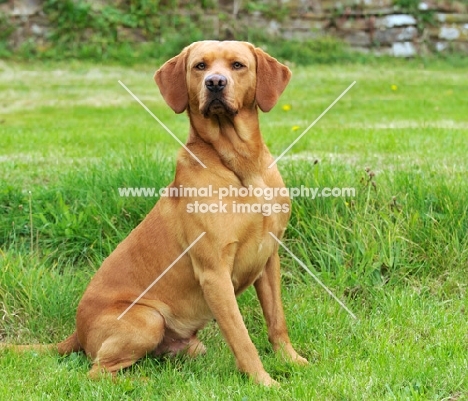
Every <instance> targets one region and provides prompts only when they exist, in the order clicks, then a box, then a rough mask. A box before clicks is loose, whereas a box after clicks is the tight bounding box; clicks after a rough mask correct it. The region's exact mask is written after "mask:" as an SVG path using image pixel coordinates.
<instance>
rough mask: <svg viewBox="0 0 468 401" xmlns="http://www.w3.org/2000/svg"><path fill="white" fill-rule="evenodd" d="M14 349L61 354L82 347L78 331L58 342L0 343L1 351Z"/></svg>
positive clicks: (76, 350)
mask: <svg viewBox="0 0 468 401" xmlns="http://www.w3.org/2000/svg"><path fill="white" fill-rule="evenodd" d="M4 349H6V350H12V351H14V352H22V351H37V352H45V351H58V353H59V354H60V355H68V354H71V353H72V352H78V351H81V349H82V347H81V344H80V342H79V341H78V336H77V334H76V331H75V332H74V333H73V334H72V335H71V336H70V337H68V338H67V339H66V340H64V341H62V342H61V343H58V344H29V345H17V344H7V343H0V351H1V350H4Z"/></svg>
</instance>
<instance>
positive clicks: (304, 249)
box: [0, 61, 468, 400]
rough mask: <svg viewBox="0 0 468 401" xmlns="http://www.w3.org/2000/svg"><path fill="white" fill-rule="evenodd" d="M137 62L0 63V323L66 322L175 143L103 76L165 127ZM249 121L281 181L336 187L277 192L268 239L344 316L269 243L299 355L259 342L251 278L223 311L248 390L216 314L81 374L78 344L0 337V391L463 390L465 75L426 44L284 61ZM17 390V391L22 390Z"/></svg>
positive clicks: (21, 394) (178, 122) (32, 330)
mask: <svg viewBox="0 0 468 401" xmlns="http://www.w3.org/2000/svg"><path fill="white" fill-rule="evenodd" d="M156 67H157V66H154V65H141V66H137V67H131V68H130V67H119V66H101V65H93V64H89V63H78V62H69V63H52V64H44V65H42V64H39V63H32V64H30V65H25V64H14V63H5V62H1V63H0V93H1V94H2V96H1V98H0V172H1V173H0V339H1V340H2V341H3V342H12V343H49V342H58V341H61V340H62V339H64V338H65V337H66V336H67V335H68V334H70V333H71V332H72V331H73V327H74V314H75V310H76V306H77V304H78V302H79V299H80V297H81V294H82V293H83V291H84V288H85V287H86V285H87V283H88V282H89V280H90V278H91V277H92V275H93V272H94V271H96V269H97V268H98V267H99V265H100V263H101V262H102V260H103V259H104V258H105V257H106V256H107V255H108V254H109V253H110V252H111V251H112V249H114V248H115V246H116V245H117V244H118V243H119V241H121V240H122V239H123V238H125V237H126V235H127V234H128V233H129V232H130V231H131V229H132V228H133V227H135V226H136V225H137V224H138V222H139V221H141V219H142V218H143V217H144V216H145V215H146V213H147V212H148V211H149V210H150V209H151V207H152V205H153V204H154V202H155V199H154V198H143V197H128V198H126V197H120V196H119V193H118V188H120V187H156V188H160V187H164V186H165V185H167V184H168V183H169V182H170V181H171V180H172V177H173V173H174V166H175V159H176V155H177V151H178V148H179V146H178V144H177V143H176V141H174V139H173V138H171V137H170V136H169V135H168V134H167V133H166V132H165V131H164V130H163V129H162V128H161V127H160V126H159V125H158V124H157V123H156V122H155V121H154V120H153V119H152V118H151V117H150V116H149V115H148V114H147V113H146V112H145V111H144V110H143V109H142V108H141V106H140V105H138V104H137V103H136V102H135V101H134V100H133V99H132V98H131V97H130V96H129V95H128V93H127V92H125V90H124V89H123V88H122V87H121V86H120V85H119V84H118V82H117V81H118V80H119V79H120V80H122V81H123V83H124V84H125V85H127V86H128V87H129V88H130V89H131V90H132V91H133V92H134V93H135V94H136V95H137V96H138V97H139V98H140V99H141V100H142V101H143V102H144V103H145V104H146V105H147V106H148V107H149V108H150V109H151V110H152V111H153V112H154V113H155V114H156V115H157V116H158V117H159V118H160V119H161V120H162V121H164V122H165V123H166V125H167V126H168V127H169V128H170V129H171V130H172V131H173V132H174V133H175V134H176V135H177V136H178V137H179V139H180V140H182V141H185V138H186V134H187V127H188V121H187V117H186V115H175V114H174V113H173V112H172V111H171V110H170V109H169V107H167V106H166V105H165V103H164V102H163V100H162V98H161V96H160V95H159V92H158V90H157V87H156V86H155V84H154V83H153V80H152V75H153V73H154V70H155V69H156ZM292 69H293V79H292V81H291V84H290V85H289V87H288V88H287V90H286V92H285V93H284V95H283V96H282V97H281V99H280V101H279V104H278V105H277V106H276V107H275V109H274V110H273V111H272V112H270V113H268V114H265V115H262V116H261V121H262V132H263V135H264V138H265V141H266V143H267V144H268V146H269V147H270V150H271V152H272V153H273V154H274V155H279V154H280V153H281V152H282V151H283V150H284V149H285V148H286V147H288V146H289V144H290V143H292V142H293V141H294V139H295V138H296V137H297V136H298V135H299V134H300V133H301V132H302V131H303V130H304V129H305V128H307V126H308V125H309V124H310V123H311V122H312V121H314V120H315V118H316V117H317V116H318V115H319V114H320V113H321V112H322V111H323V110H324V109H325V108H326V107H328V105H329V104H330V103H331V102H332V101H333V100H335V98H336V97H337V96H338V95H339V94H340V93H341V92H342V91H343V90H344V89H345V88H346V87H347V86H348V85H350V83H351V82H353V81H354V80H355V81H357V84H356V85H355V86H354V87H353V88H352V89H351V90H350V92H349V93H348V94H346V96H345V97H344V98H343V99H341V101H340V102H339V103H337V104H336V105H335V106H334V107H333V108H332V109H331V110H330V111H329V112H328V114H326V115H325V116H324V117H323V119H322V120H320V121H319V122H318V124H317V125H316V126H315V127H314V128H313V129H312V130H311V131H309V132H308V133H307V134H306V135H305V136H304V137H303V138H302V139H301V140H300V141H299V142H298V143H297V144H296V145H295V146H294V147H293V148H292V149H291V150H290V151H289V152H288V153H287V155H286V156H285V157H284V158H283V159H282V160H281V161H280V162H279V168H280V171H281V172H282V174H283V177H284V178H285V181H286V185H287V186H288V187H294V186H299V187H300V186H301V185H304V186H306V187H318V188H324V187H330V188H335V187H336V188H355V190H356V196H354V197H336V198H333V197H319V198H316V199H308V198H304V197H302V198H297V199H295V200H294V201H293V215H292V218H291V222H290V225H289V227H288V230H287V233H286V237H285V244H286V245H287V246H288V247H289V248H290V249H291V250H292V251H293V252H294V254H295V255H296V256H297V257H298V258H299V259H300V260H302V261H303V262H304V263H305V264H306V265H307V266H308V267H309V268H310V269H311V270H312V271H313V272H315V273H316V274H317V275H318V276H319V277H320V279H321V280H322V281H323V282H324V283H325V284H326V285H327V286H328V287H329V288H330V289H332V291H333V292H334V293H335V294H336V295H337V296H338V297H339V298H340V299H342V300H343V301H344V302H345V303H346V305H347V306H348V307H349V308H350V309H351V310H352V311H353V312H354V313H355V314H356V315H357V317H358V320H357V321H355V320H353V319H352V318H351V317H350V316H349V315H348V314H347V313H346V312H345V311H344V310H343V309H341V308H340V306H339V305H338V304H337V303H336V302H335V301H334V300H333V299H332V298H331V297H330V296H328V295H327V294H326V293H325V292H324V291H323V290H322V289H321V288H320V287H319V286H318V285H317V284H316V283H315V282H314V281H313V279H312V278H311V277H310V276H309V275H308V274H307V273H306V272H305V271H303V270H302V268H301V267H300V266H299V265H298V264H297V263H296V262H295V261H294V259H293V258H291V257H290V256H289V255H288V254H287V253H286V252H282V254H283V262H282V266H283V300H284V305H285V310H286V316H287V320H288V325H289V330H290V336H291V339H292V341H293V344H294V345H295V346H296V348H297V349H298V350H299V351H300V353H301V354H302V355H303V356H305V357H307V358H308V359H309V361H310V362H311V363H310V365H309V366H308V367H305V368H297V367H295V366H291V365H289V364H287V363H285V362H283V361H282V360H280V359H279V358H277V357H276V356H275V355H274V354H273V353H272V351H271V348H270V346H269V344H268V341H267V337H266V328H265V324H264V321H263V317H262V314H261V310H260V307H259V304H258V302H257V300H256V296H255V292H254V291H253V290H252V289H250V290H247V291H246V292H245V293H244V294H242V295H241V296H240V297H239V304H240V307H241V312H242V314H243V316H244V318H245V321H246V325H247V327H248V329H249V332H250V335H251V337H252V339H253V341H254V343H255V344H256V346H257V348H258V350H259V353H260V357H261V359H262V361H263V362H264V365H265V367H266V369H267V371H268V372H269V373H270V374H271V375H272V377H273V378H275V379H276V380H278V381H279V382H280V383H281V387H280V388H279V389H266V388H263V387H260V386H257V385H255V384H253V383H251V382H250V381H249V380H248V379H247V378H246V377H245V376H243V375H241V374H240V373H238V372H237V371H236V369H235V363H234V358H233V356H232V354H231V353H230V351H229V350H228V347H227V345H226V344H225V342H224V340H223V339H222V336H221V334H220V332H219V329H218V327H217V326H216V324H215V323H212V324H210V325H208V326H207V327H206V329H204V330H203V331H202V333H201V338H202V340H203V341H204V342H205V344H206V345H207V348H208V352H207V354H206V355H205V356H203V357H200V358H198V359H195V360H191V359H188V358H185V357H179V358H175V359H170V358H167V359H162V360H158V359H153V358H146V359H144V360H142V361H141V362H140V363H138V364H136V365H135V366H133V367H131V368H130V369H127V370H124V371H123V372H121V373H120V374H119V375H118V378H117V380H115V381H114V382H112V381H110V380H107V379H104V380H102V381H100V382H93V381H90V380H88V379H87V376H86V373H87V371H88V369H89V367H90V363H89V361H88V360H87V359H86V357H85V356H84V355H82V354H74V355H72V356H69V357H59V356H57V355H55V354H52V353H50V354H47V353H46V354H37V353H35V352H32V351H31V352H26V353H24V354H21V355H19V354H15V353H13V352H11V351H0V399H1V400H3V399H5V400H6V399H8V400H24V399H25V397H27V398H28V399H31V400H43V399H53V400H68V399H83V400H87V399H97V400H101V399H102V400H108V399H109V400H111V399H112V400H114V399H115V400H125V399H129V400H130V399H131V400H135V399H138V400H154V399H168V400H194V399H195V400H205V399H232V400H259V399H260V400H298V399H299V400H302V399H303V400H466V399H468V375H467V373H466V372H468V319H467V316H466V313H467V306H468V301H467V297H466V292H467V285H468V278H467V273H466V269H467V264H468V263H467V262H468V236H467V231H468V181H467V176H468V175H467V174H468V172H467V170H468V159H467V156H466V155H467V154H468V112H467V101H466V99H467V98H468V79H467V72H466V70H463V69H461V68H459V69H457V68H452V67H450V65H448V64H444V63H437V64H429V65H425V66H422V65H419V64H418V63H417V62H409V63H404V62H401V61H395V62H391V61H383V62H381V63H375V64H373V65H357V64H353V65H332V66H311V67H292ZM26 395H27V396H26Z"/></svg>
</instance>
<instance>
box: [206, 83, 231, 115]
mask: <svg viewBox="0 0 468 401" xmlns="http://www.w3.org/2000/svg"><path fill="white" fill-rule="evenodd" d="M226 85H227V78H226V77H225V76H224V75H221V74H211V75H208V76H207V77H206V78H205V88H206V90H207V95H206V100H205V104H204V106H203V107H202V110H201V111H202V113H203V115H204V116H205V117H210V116H211V115H223V114H229V115H236V114H237V110H235V109H234V108H233V107H232V106H230V105H229V104H228V102H226V99H225V90H224V89H225V88H226Z"/></svg>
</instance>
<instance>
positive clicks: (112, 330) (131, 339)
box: [88, 305, 165, 379]
mask: <svg viewBox="0 0 468 401" xmlns="http://www.w3.org/2000/svg"><path fill="white" fill-rule="evenodd" d="M105 319H106V322H105V323H107V330H106V331H107V333H109V334H110V335H109V336H108V337H107V338H105V339H104V340H103V341H102V340H101V338H102V337H101V336H96V338H95V339H91V340H94V342H95V343H96V342H99V341H102V343H101V344H100V345H99V347H96V348H95V349H97V352H96V353H95V355H92V354H91V356H92V357H93V358H94V360H93V366H92V367H91V370H90V371H89V374H88V375H89V377H90V378H92V379H94V378H99V377H100V376H101V375H102V374H103V373H111V374H112V375H115V374H116V373H117V372H118V371H119V370H121V369H123V368H126V367H129V366H131V365H133V364H134V363H135V362H136V361H137V360H139V359H140V358H143V357H144V356H145V355H146V354H149V353H151V352H152V351H153V350H154V349H155V348H156V347H157V346H158V344H159V343H160V342H161V341H162V339H163V337H164V332H165V321H164V318H163V317H162V316H161V315H160V314H159V313H158V312H157V311H155V310H153V309H150V308H148V307H146V306H138V305H135V306H134V307H133V308H132V309H130V310H129V311H128V312H127V313H126V314H125V315H124V316H123V317H122V319H121V320H117V318H116V317H112V318H111V319H112V320H115V321H109V317H108V316H106V318H105ZM109 323H110V324H109Z"/></svg>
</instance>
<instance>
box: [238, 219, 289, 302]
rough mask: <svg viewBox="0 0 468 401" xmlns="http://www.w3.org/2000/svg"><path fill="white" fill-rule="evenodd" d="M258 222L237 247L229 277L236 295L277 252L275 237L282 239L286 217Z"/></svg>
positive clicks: (258, 274)
mask: <svg viewBox="0 0 468 401" xmlns="http://www.w3.org/2000/svg"><path fill="white" fill-rule="evenodd" d="M259 220H260V221H259V224H258V226H257V227H255V228H253V229H252V230H251V231H250V232H249V234H248V236H247V238H246V240H245V241H244V242H242V243H240V244H239V246H238V251H237V253H236V257H235V260H234V265H233V270H232V275H231V277H232V283H233V286H234V290H235V291H236V293H240V292H242V291H243V290H244V289H245V288H247V287H248V286H250V285H251V284H252V283H254V282H255V280H257V278H258V277H260V275H261V274H262V272H263V270H264V268H265V265H266V264H267V262H268V259H269V258H270V257H271V256H272V255H273V254H274V253H275V252H277V248H278V242H277V240H276V239H275V237H276V238H281V237H282V235H283V232H284V229H285V228H286V224H287V221H288V217H287V215H283V216H281V215H279V214H272V215H271V216H262V218H261V219H259ZM272 234H273V235H272Z"/></svg>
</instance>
